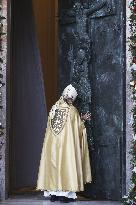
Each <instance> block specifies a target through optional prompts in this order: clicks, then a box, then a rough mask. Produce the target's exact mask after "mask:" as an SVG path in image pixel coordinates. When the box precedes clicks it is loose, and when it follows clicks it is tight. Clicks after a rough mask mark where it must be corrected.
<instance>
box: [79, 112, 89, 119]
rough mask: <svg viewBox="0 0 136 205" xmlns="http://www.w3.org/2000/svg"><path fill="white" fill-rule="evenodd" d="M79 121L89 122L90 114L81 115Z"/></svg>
mask: <svg viewBox="0 0 136 205" xmlns="http://www.w3.org/2000/svg"><path fill="white" fill-rule="evenodd" d="M81 120H84V121H86V120H91V113H89V112H87V113H86V114H84V115H83V114H82V113H81Z"/></svg>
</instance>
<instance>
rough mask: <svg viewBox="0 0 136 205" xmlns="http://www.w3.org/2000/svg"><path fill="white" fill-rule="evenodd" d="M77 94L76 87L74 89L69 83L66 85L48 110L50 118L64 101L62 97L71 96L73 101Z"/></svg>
mask: <svg viewBox="0 0 136 205" xmlns="http://www.w3.org/2000/svg"><path fill="white" fill-rule="evenodd" d="M77 95H78V94H77V91H76V89H75V88H74V87H73V86H72V85H71V84H70V85H68V86H67V87H66V88H65V89H64V91H63V93H62V96H61V97H60V99H59V100H58V101H57V102H56V103H55V105H53V106H52V108H51V110H50V113H49V115H50V117H51V119H53V118H54V116H55V111H56V110H57V109H59V107H60V105H61V104H62V103H63V102H64V101H63V99H67V98H72V99H73V101H74V100H75V99H76V97H77Z"/></svg>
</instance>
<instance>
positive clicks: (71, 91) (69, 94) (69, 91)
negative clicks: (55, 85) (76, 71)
mask: <svg viewBox="0 0 136 205" xmlns="http://www.w3.org/2000/svg"><path fill="white" fill-rule="evenodd" d="M77 95H78V94H77V91H76V89H75V88H74V87H73V86H72V85H71V84H70V85H68V86H67V87H66V88H65V89H64V91H63V93H62V96H63V98H65V99H67V98H72V99H73V101H74V100H75V99H76V97H77Z"/></svg>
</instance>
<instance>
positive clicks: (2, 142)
mask: <svg viewBox="0 0 136 205" xmlns="http://www.w3.org/2000/svg"><path fill="white" fill-rule="evenodd" d="M0 5H2V13H1V15H2V16H4V17H5V18H6V19H4V20H2V22H3V32H4V33H6V34H7V0H2V1H0ZM0 38H1V39H0V40H2V51H0V56H1V57H2V59H3V63H0V69H1V70H0V73H1V74H2V75H3V78H1V79H0V80H1V81H2V83H5V85H4V84H3V86H2V87H0V95H1V96H2V101H1V102H0V106H2V109H0V123H1V126H2V127H4V129H2V132H3V133H4V134H2V135H0V199H4V198H5V196H6V192H5V190H7V189H6V186H7V185H6V181H7V178H6V172H7V168H6V167H7V166H6V154H7V151H6V149H7V146H6V145H7V140H6V136H7V135H6V132H7V130H6V120H7V118H6V116H7V114H6V97H7V96H6V93H7V92H6V87H7V86H6V79H7V75H6V74H7V35H2V37H0Z"/></svg>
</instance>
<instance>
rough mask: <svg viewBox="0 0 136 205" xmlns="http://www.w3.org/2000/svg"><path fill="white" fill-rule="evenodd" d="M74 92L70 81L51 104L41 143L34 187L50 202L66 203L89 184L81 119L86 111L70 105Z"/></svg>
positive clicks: (87, 156)
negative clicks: (35, 185) (49, 197)
mask: <svg viewBox="0 0 136 205" xmlns="http://www.w3.org/2000/svg"><path fill="white" fill-rule="evenodd" d="M77 95H78V93H77V91H76V89H75V88H74V87H73V86H72V85H71V84H70V85H68V86H67V87H66V88H65V89H64V91H63V93H62V96H61V97H60V99H59V100H58V101H57V102H56V103H55V105H53V106H52V108H51V110H50V112H49V117H48V122H47V128H46V133H45V138H44V142H43V148H42V153H41V160H40V166H39V173H38V180H37V190H41V191H44V196H45V197H48V196H51V201H57V200H60V201H64V202H70V201H72V200H75V199H76V198H77V196H76V192H80V191H84V185H85V184H86V183H91V181H92V175H91V167H90V158H89V150H88V143H87V134H86V128H85V124H84V122H85V120H87V119H90V114H89V113H86V114H84V115H81V116H80V115H79V112H78V110H77V109H76V107H75V106H73V102H74V101H75V99H76V97H77Z"/></svg>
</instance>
